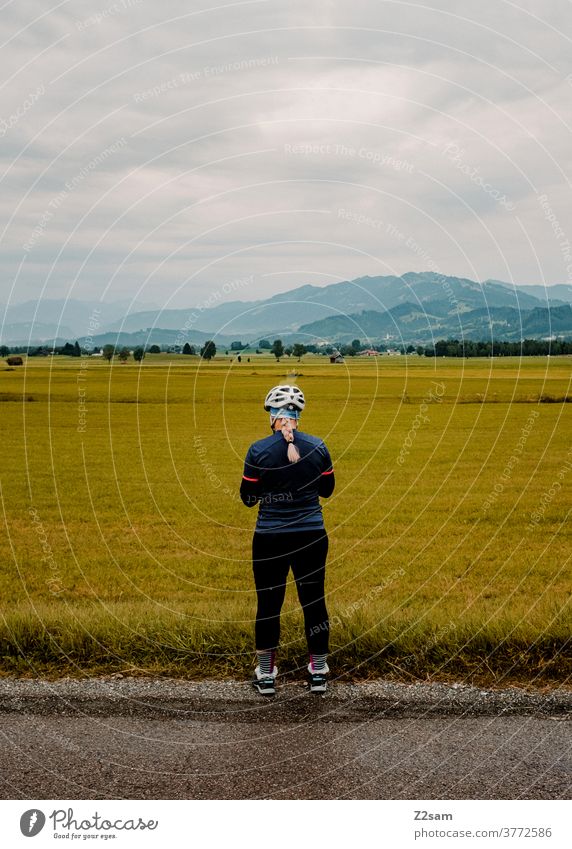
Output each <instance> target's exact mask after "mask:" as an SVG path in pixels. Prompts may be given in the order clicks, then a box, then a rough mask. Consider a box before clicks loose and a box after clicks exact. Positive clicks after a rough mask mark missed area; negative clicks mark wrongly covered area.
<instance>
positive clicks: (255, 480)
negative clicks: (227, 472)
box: [242, 475, 259, 483]
mask: <svg viewBox="0 0 572 849" xmlns="http://www.w3.org/2000/svg"><path fill="white" fill-rule="evenodd" d="M242 480H243V481H252V482H253V483H257V482H258V481H259V478H247V477H246V475H243V476H242Z"/></svg>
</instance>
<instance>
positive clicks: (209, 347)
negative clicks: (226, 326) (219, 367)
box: [201, 339, 216, 361]
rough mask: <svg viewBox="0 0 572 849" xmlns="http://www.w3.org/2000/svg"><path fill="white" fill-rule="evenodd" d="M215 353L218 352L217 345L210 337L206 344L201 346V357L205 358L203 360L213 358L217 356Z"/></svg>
mask: <svg viewBox="0 0 572 849" xmlns="http://www.w3.org/2000/svg"><path fill="white" fill-rule="evenodd" d="M215 354H216V345H215V343H214V342H213V341H212V339H209V340H208V341H207V342H205V344H204V345H203V347H202V348H201V357H202V358H203V360H207V361H208V360H212V358H213V357H214V356H215Z"/></svg>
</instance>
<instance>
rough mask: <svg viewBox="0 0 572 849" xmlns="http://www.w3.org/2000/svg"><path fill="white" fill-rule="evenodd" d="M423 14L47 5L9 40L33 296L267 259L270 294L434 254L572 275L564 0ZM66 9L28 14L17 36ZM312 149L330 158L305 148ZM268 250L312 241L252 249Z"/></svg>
mask: <svg viewBox="0 0 572 849" xmlns="http://www.w3.org/2000/svg"><path fill="white" fill-rule="evenodd" d="M423 5H424V4H421V3H420V4H417V7H415V6H414V5H413V4H408V5H405V6H404V5H400V4H397V3H383V4H380V3H378V2H373V0H356V2H352V4H347V3H344V2H342V0H339V2H338V0H335V2H334V0H332V2H328V3H320V4H319V6H316V7H314V6H313V4H308V3H306V2H304V3H302V2H299V0H294V2H288V3H286V2H274V0H269V2H258V3H245V4H237V5H236V6H234V7H232V6H231V7H228V8H225V9H224V10H223V11H217V10H216V8H215V3H213V2H211V4H210V7H211V8H209V10H208V11H205V12H203V13H201V14H194V15H193V14H189V12H196V11H199V7H198V5H197V4H191V5H190V6H189V4H188V3H183V2H170V3H169V4H168V5H167V7H166V8H162V7H161V6H160V5H158V4H153V3H150V2H148V0H141V2H135V0H100V2H98V4H97V6H96V5H95V4H94V3H93V2H91V0H90V2H88V1H87V0H85V2H74V4H73V6H71V5H70V6H69V7H68V6H64V7H62V8H60V9H56V10H55V11H53V12H50V13H49V14H47V15H45V17H44V18H43V19H42V20H41V21H40V22H38V23H35V24H33V25H31V26H30V27H29V28H28V29H27V30H26V31H25V32H24V33H22V34H21V35H20V36H18V37H16V38H14V39H13V41H12V42H10V44H8V45H7V46H6V47H5V48H3V50H2V61H3V68H5V69H6V73H7V74H8V75H10V74H14V75H15V76H14V78H13V80H12V81H11V82H10V83H9V84H7V85H6V86H5V87H4V89H3V90H1V91H0V119H1V120H4V121H5V122H6V124H5V127H7V129H5V132H4V134H3V136H2V139H1V140H0V141H1V143H2V148H1V153H0V156H1V159H2V162H1V163H0V174H4V175H5V176H4V177H3V178H1V177H0V180H1V183H2V192H1V193H0V214H1V215H2V220H4V221H8V220H9V219H10V218H12V221H11V223H10V225H9V226H8V227H7V229H6V232H5V234H4V236H3V242H2V244H3V253H2V257H3V263H4V268H3V278H4V279H5V280H11V279H12V278H13V276H14V274H15V273H16V269H17V268H18V265H19V264H20V262H21V260H22V259H25V262H24V268H23V271H22V273H21V277H20V288H19V295H20V297H21V299H24V298H26V297H33V296H34V295H36V294H38V293H39V291H40V290H41V287H42V285H43V283H44V281H45V279H46V276H47V274H50V273H51V276H50V281H49V291H48V293H47V294H49V295H50V296H54V297H56V296H60V295H65V293H66V291H67V287H68V286H69V285H70V282H71V281H72V280H73V279H74V278H76V277H77V279H78V282H77V284H76V291H75V294H76V296H79V295H80V294H81V292H79V293H78V291H77V288H79V289H82V288H83V289H85V293H84V294H85V295H86V297H88V296H89V297H96V296H97V295H98V293H99V292H101V291H102V290H103V287H104V286H105V285H106V284H107V281H108V280H109V278H110V276H112V275H113V274H114V272H116V276H115V282H114V290H113V291H114V296H116V297H125V296H128V295H130V294H131V293H132V291H133V290H134V287H136V286H139V285H140V284H141V281H142V280H143V279H144V278H145V277H146V276H147V275H148V276H149V277H150V283H149V284H148V291H147V292H146V295H147V296H148V297H149V298H150V299H157V298H158V299H159V300H160V299H161V298H162V297H166V298H168V297H169V296H170V293H172V292H173V291H175V290H176V288H177V286H178V285H179V284H180V283H181V282H182V281H184V280H186V279H187V278H189V279H190V280H191V281H192V282H191V283H190V284H188V285H185V286H184V293H183V294H182V295H181V296H180V297H183V298H184V297H185V296H186V295H190V294H191V293H200V290H201V287H206V288H208V287H212V286H213V285H215V282H216V281H218V280H220V279H221V278H224V279H231V278H232V277H233V276H239V275H244V274H250V273H254V274H255V283H254V284H253V286H252V287H251V288H249V292H248V297H259V296H263V295H266V294H268V293H269V291H274V290H278V289H279V288H281V287H286V285H287V286H292V285H295V284H301V283H304V282H307V281H312V280H314V276H317V277H318V278H319V279H322V280H324V281H331V279H332V278H334V279H335V278H336V277H339V279H342V278H344V277H356V276H358V275H360V274H367V273H379V272H380V266H383V267H384V272H385V271H386V270H387V269H390V270H391V271H392V272H397V273H403V272H405V271H408V270H423V269H424V268H426V264H427V256H430V257H431V258H432V259H434V261H435V262H436V263H438V264H439V266H440V268H441V269H442V271H443V272H445V273H451V274H458V275H465V276H473V277H475V276H479V277H481V278H482V279H485V278H488V277H498V278H503V277H504V278H506V277H507V276H510V275H511V274H512V276H513V277H514V278H515V279H516V280H522V281H524V282H534V281H538V282H540V277H539V275H540V273H541V270H542V272H543V273H544V274H545V275H546V278H547V279H548V281H549V282H559V281H560V282H567V271H566V268H565V263H564V262H563V258H562V255H561V251H560V250H559V246H558V244H557V243H556V242H555V240H554V237H553V234H552V232H551V231H550V227H549V223H548V222H547V220H546V216H545V214H544V212H543V209H542V208H541V205H540V204H539V201H538V198H537V194H538V193H546V194H547V195H548V196H549V199H550V202H551V204H552V207H553V208H554V210H555V211H556V212H557V213H558V215H559V216H560V218H561V219H562V221H565V220H566V216H565V214H564V210H565V209H566V208H567V205H568V206H569V200H570V193H569V187H568V186H567V184H566V181H565V179H564V177H563V172H564V173H566V172H567V170H569V168H570V150H571V146H570V131H569V129H568V127H567V126H566V123H565V122H568V124H569V123H570V114H569V109H568V108H567V106H566V104H568V103H569V102H570V95H571V94H572V82H571V80H567V74H569V73H570V72H571V71H572V68H571V67H570V60H569V42H568V40H567V36H568V37H569V35H570V16H569V15H566V14H565V11H566V10H565V4H562V3H541V2H540V0H538V2H531V3H527V4H526V6H525V7H523V9H522V10H520V11H519V10H518V8H517V7H516V6H515V5H514V4H512V5H511V6H509V5H507V4H505V3H502V4H501V3H498V4H481V6H480V7H478V8H477V7H475V6H474V4H473V3H469V2H468V0H466V2H454V3H453V2H446V3H441V4H439V9H437V10H430V9H427V8H422V6H423ZM201 8H204V4H201ZM45 11H46V7H45V4H44V3H43V2H41V0H37V2H28V3H26V4H25V9H22V7H21V6H19V5H17V4H12V5H10V6H8V7H7V8H6V9H5V10H4V11H3V20H2V29H3V33H2V34H3V36H4V38H9V37H10V36H11V35H13V34H14V33H15V32H16V31H17V30H18V29H20V28H21V27H23V26H25V25H26V22H27V21H28V22H29V21H32V20H33V19H34V18H35V17H36V16H37V15H41V14H43V13H44V12H45ZM178 16H180V20H178V21H174V22H173V21H171V22H168V19H173V18H176V17H178ZM535 16H536V17H535ZM463 18H466V19H467V20H464V19H463ZM471 18H473V19H475V20H473V21H471V20H470V19H471ZM543 19H544V20H543ZM560 32H561V33H562V35H560V34H559V33H560ZM57 39H62V40H61V41H60V42H59V44H58V45H57V46H56V47H53V48H51V49H48V50H45V48H47V47H48V46H49V45H50V44H52V43H53V42H55V41H56V40H57ZM42 50H45V52H44V53H43V55H42V56H40V57H39V58H37V59H34V57H35V56H37V54H38V53H39V52H40V51H42ZM533 54H537V55H538V57H539V58H535V56H534V55H533ZM26 64H27V67H25V68H24V65H26ZM20 69H22V70H21V71H20ZM51 81H54V82H51ZM38 86H43V87H44V88H45V91H44V93H43V94H42V95H41V96H40V97H38V98H37V100H36V101H35V102H34V103H33V104H32V105H31V106H30V108H29V109H26V110H24V109H23V106H22V105H23V104H24V102H25V101H26V98H28V97H29V95H30V92H33V91H34V90H35V89H36V88H37V87H38ZM75 101H77V102H75ZM13 116H16V119H15V120H12V118H13ZM3 126H4V125H2V124H0V133H2V127H3ZM452 144H454V145H457V147H458V149H459V151H462V153H461V155H460V156H459V157H458V158H457V160H456V161H453V157H452V156H451V155H447V153H446V150H447V147H446V146H447V145H452ZM118 145H119V146H118ZM304 145H305V146H310V148H311V149H315V151H316V152H309V153H300V152H294V151H293V150H292V148H295V147H296V146H304ZM114 146H115V148H116V149H113V150H112V151H111V152H110V148H113V147H114ZM288 146H289V148H288ZM350 148H353V152H352V153H348V152H347V150H348V149H350ZM449 150H450V148H449ZM376 157H378V159H377V160H376ZM6 172H8V173H6ZM42 172H45V173H44V174H43V176H41V177H40V175H41V174H42ZM68 185H71V188H69V187H68ZM502 197H506V198H507V202H508V200H510V201H512V202H514V204H515V205H516V207H517V214H518V217H519V218H520V220H521V221H522V222H523V226H524V227H525V229H526V232H527V233H528V236H529V237H530V240H531V242H532V245H533V247H532V248H531V246H530V245H529V244H528V240H527V239H525V238H524V237H523V235H522V231H521V230H520V228H519V226H518V223H517V221H516V218H515V214H514V212H511V210H507V209H506V208H504V207H503V205H502V203H500V202H499V198H502ZM312 210H315V212H312ZM340 210H345V213H344V214H345V215H346V217H344V214H340ZM46 212H48V213H50V212H51V213H52V216H51V218H49V220H48V221H47V222H45V226H43V227H40V231H39V232H38V233H37V235H36V237H35V238H34V239H33V244H32V245H31V248H30V249H29V250H28V251H26V250H25V249H24V245H25V244H26V243H29V242H30V239H31V238H32V235H33V233H34V229H36V230H37V228H38V227H39V226H40V225H39V223H38V222H39V221H40V219H41V217H42V216H43V215H45V213H46ZM84 216H85V219H84V220H83V221H82V218H83V217H84ZM360 216H361V217H360ZM80 221H81V222H82V223H81V225H80V226H79V227H78V223H79V222H80ZM360 221H361V223H358V222H360ZM380 222H383V226H382V225H381V223H380ZM388 228H389V230H388ZM391 228H393V231H392V230H391ZM108 229H109V232H106V231H107V230H108ZM399 234H402V235H403V238H401V237H400V236H399ZM493 235H494V237H495V238H496V240H497V242H498V244H495V242H494V239H493ZM408 239H409V240H411V241H412V242H413V243H414V244H415V245H418V246H419V245H423V246H424V247H423V251H420V250H417V249H416V248H414V247H411V245H409V246H408V245H407V240H408ZM191 240H192V241H191ZM66 242H67V244H66ZM265 242H272V243H281V242H286V243H288V242H289V243H291V244H284V245H282V244H272V245H268V246H266V247H254V246H257V245H259V244H260V243H265ZM332 244H334V245H339V247H332ZM172 252H176V253H175V255H174V256H172V257H171V258H169V259H167V257H168V256H169V254H171V253H172ZM535 252H536V253H537V254H538V255H539V257H540V260H541V265H540V269H539V267H538V263H537V261H536V259H535V256H534V253H535ZM90 253H91V255H90ZM58 254H59V258H58V259H57V260H56V258H57V257H58ZM88 257H89V258H88ZM84 261H85V264H84ZM54 263H55V265H53V264H54ZM52 265H53V268H52ZM278 268H279V269H280V270H281V271H282V272H284V273H285V275H286V276H284V277H283V276H282V275H276V274H275V272H276V270H277V269H278ZM286 281H287V282H286ZM273 287H276V289H273Z"/></svg>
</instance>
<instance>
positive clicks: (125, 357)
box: [118, 348, 131, 363]
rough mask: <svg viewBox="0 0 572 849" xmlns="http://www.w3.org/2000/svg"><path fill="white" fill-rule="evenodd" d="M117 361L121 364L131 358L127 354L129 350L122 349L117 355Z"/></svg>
mask: <svg viewBox="0 0 572 849" xmlns="http://www.w3.org/2000/svg"><path fill="white" fill-rule="evenodd" d="M118 356H119V359H120V360H121V362H122V363H126V362H127V360H128V359H129V357H130V356H131V354H130V352H129V348H122V349H121V350H120V352H119V354H118Z"/></svg>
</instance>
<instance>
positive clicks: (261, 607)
mask: <svg viewBox="0 0 572 849" xmlns="http://www.w3.org/2000/svg"><path fill="white" fill-rule="evenodd" d="M327 554H328V536H327V533H326V531H325V530H321V531H287V532H283V533H256V532H255V533H254V536H253V539H252V567H253V571H254V583H255V585H256V595H257V597H258V610H257V612H256V625H255V629H254V631H255V640H256V648H257V649H260V650H263V649H275V648H277V647H278V643H279V641H280V611H281V609H282V604H283V602H284V595H285V593H286V579H287V577H288V572H289V570H290V567H292V572H293V574H294V580H295V581H296V588H297V590H298V598H299V599H300V604H301V605H302V610H303V612H304V625H305V631H306V639H307V641H308V650H309V652H310V654H327V652H328V637H329V621H328V611H327V610H326V602H325V599H324V577H325V573H326V557H327Z"/></svg>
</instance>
